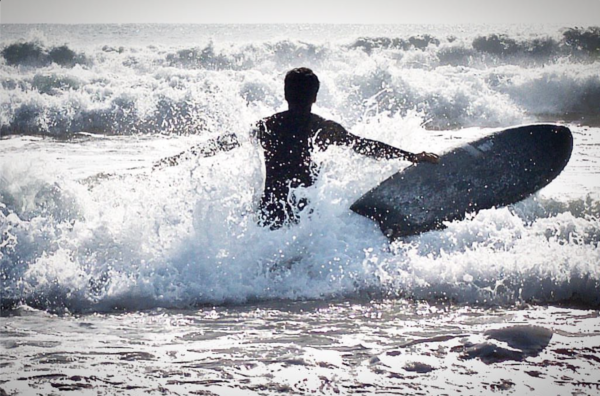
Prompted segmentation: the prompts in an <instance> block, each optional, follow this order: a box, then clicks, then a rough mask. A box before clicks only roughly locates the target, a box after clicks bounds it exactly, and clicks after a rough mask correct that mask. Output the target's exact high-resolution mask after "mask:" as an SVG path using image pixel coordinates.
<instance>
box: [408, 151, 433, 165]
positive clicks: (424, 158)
mask: <svg viewBox="0 0 600 396" xmlns="http://www.w3.org/2000/svg"><path fill="white" fill-rule="evenodd" d="M410 161H411V162H414V163H415V164H417V163H419V162H429V163H430V164H437V163H438V162H440V157H439V156H438V155H437V154H433V153H426V152H425V151H423V152H422V153H419V154H413V155H412V157H411V158H410Z"/></svg>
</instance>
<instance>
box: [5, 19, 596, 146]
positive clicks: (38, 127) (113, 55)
mask: <svg viewBox="0 0 600 396" xmlns="http://www.w3.org/2000/svg"><path fill="white" fill-rule="evenodd" d="M6 40H8V39H5V42H4V44H3V45H2V49H1V54H2V58H0V59H2V61H3V63H0V74H1V77H2V92H3V95H2V103H1V107H0V133H1V134H2V135H8V134H41V135H51V136H56V137H61V136H69V135H70V134H72V133H76V132H81V131H84V132H97V133H103V134H157V133H160V134H198V133H204V132H205V131H206V130H210V129H211V128H213V129H214V126H215V125H221V124H223V123H225V124H227V125H232V126H235V127H239V126H240V125H241V124H242V123H243V122H246V120H240V119H239V118H238V119H236V117H237V115H238V114H239V113H240V109H245V108H250V109H251V110H250V111H252V112H257V111H258V112H260V113H261V114H268V113H270V112H273V111H276V110H277V109H280V108H281V107H282V106H283V100H282V93H281V85H282V84H281V80H282V77H283V74H284V73H285V71H287V70H289V69H290V68H292V67H296V66H299V65H308V66H310V67H312V68H314V69H315V70H316V71H317V72H318V74H319V76H321V79H322V83H323V84H322V90H321V93H320V96H319V101H318V103H317V105H318V108H319V110H320V111H321V112H323V113H326V114H329V115H331V116H335V117H337V120H338V121H340V122H342V123H343V124H345V125H348V126H349V127H352V126H353V125H355V124H356V123H358V122H361V121H364V120H365V119H368V118H369V117H373V116H375V115H377V116H380V115H384V116H385V115H389V116H396V115H403V116H406V115H407V114H409V113H411V112H415V111H416V112H418V113H419V114H421V116H422V122H423V124H424V125H426V126H427V127H428V128H431V129H452V128H460V127H469V126H480V127H495V126H500V125H507V124H514V123H523V122H531V121H536V120H555V121H559V120H575V121H581V122H582V123H597V122H598V111H597V106H596V103H598V97H599V96H600V76H599V75H598V73H597V69H598V66H597V65H598V61H599V57H598V55H599V54H600V52H599V51H600V49H599V48H600V45H599V44H598V42H599V40H600V30H599V28H588V29H579V28H571V29H566V30H563V31H562V32H557V34H556V35H555V36H549V35H548V36H547V35H543V34H540V35H537V36H534V37H528V38H521V37H518V36H517V37H516V38H515V37H512V36H511V35H510V34H507V33H501V34H498V33H489V34H479V33H478V34H476V35H475V36H468V35H467V36H462V37H456V36H452V35H448V36H443V37H442V36H434V35H431V34H421V35H411V36H408V37H406V38H403V37H367V36H364V37H359V38H356V39H353V40H352V39H351V40H350V42H348V41H345V42H344V41H339V40H332V41H329V42H328V41H325V42H323V41H320V42H314V43H311V42H305V41H300V40H292V39H284V40H275V41H261V42H251V43H234V42H225V41H217V40H215V39H213V40H209V41H208V42H206V43H204V44H197V45H192V46H190V45H187V44H184V45H179V46H178V45H175V44H174V45H164V44H163V45H160V44H151V45H146V46H133V45H131V44H130V43H125V44H121V43H119V42H115V43H110V44H106V43H104V44H94V45H92V44H90V45H88V46H82V45H81V44H79V45H78V44H68V43H67V44H54V43H52V42H51V41H50V40H48V39H46V38H44V37H43V36H42V37H36V38H33V39H29V40H23V39H19V40H14V39H13V40H12V41H10V40H8V41H6Z"/></svg>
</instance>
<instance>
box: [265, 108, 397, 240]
mask: <svg viewBox="0 0 600 396" xmlns="http://www.w3.org/2000/svg"><path fill="white" fill-rule="evenodd" d="M256 135H257V138H258V141H259V142H260V145H261V146H262V148H263V150H264V158H265V169H266V178H265V189H264V191H263V195H262V198H261V202H260V209H261V212H262V218H263V219H262V220H263V222H264V223H266V224H268V225H269V226H270V227H271V228H272V229H275V228H279V227H281V226H282V225H284V224H286V223H295V222H297V212H298V211H300V210H302V209H304V207H305V206H306V204H307V202H306V201H305V200H297V199H296V198H295V197H294V196H292V195H291V194H290V189H291V188H296V187H299V186H304V187H308V186H311V185H313V183H314V181H315V178H316V176H317V168H318V167H317V165H316V164H315V163H314V161H313V160H312V155H311V154H312V151H313V149H314V147H313V145H316V146H317V147H318V148H319V149H323V150H324V149H326V148H327V147H328V146H329V145H331V144H337V145H348V146H351V147H352V148H353V149H354V151H356V152H358V153H360V154H364V155H368V156H371V157H375V158H388V159H389V158H398V157H402V156H406V155H407V153H406V152H405V151H402V150H400V149H397V148H395V147H392V146H389V145H387V144H384V143H381V142H377V141H373V140H369V139H363V138H360V137H357V136H355V135H352V134H351V133H349V132H348V131H346V130H345V129H344V127H342V126H341V125H340V124H338V123H336V122H333V121H329V120H326V119H324V118H322V117H320V116H318V115H316V114H312V113H299V112H291V111H285V112H282V113H277V114H274V115H272V116H270V117H268V118H266V119H263V120H261V121H259V123H258V125H257V134H256Z"/></svg>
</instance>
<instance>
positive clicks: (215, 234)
mask: <svg viewBox="0 0 600 396" xmlns="http://www.w3.org/2000/svg"><path fill="white" fill-rule="evenodd" d="M1 29H2V35H1V37H0V55H1V56H0V81H1V84H2V87H1V88H0V89H1V92H2V95H0V288H1V290H0V291H1V293H2V294H1V304H0V308H1V309H2V313H1V316H0V323H1V326H0V332H1V334H2V338H1V340H0V350H1V351H2V353H1V354H0V368H1V374H0V394H9V395H12V394H23V395H30V394H31V395H33V394H63V393H67V394H68V393H71V394H89V395H92V394H93V395H98V394H109V395H110V394H140V395H142V394H180V395H182V394H202V395H214V394H216V395H271V394H307V393H312V394H324V395H329V394H406V395H409V394H410V395H412V394H465V395H471V394H473V395H474V394H483V393H490V392H497V393H506V394H526V393H527V394H529V393H531V394H556V395H558V394H560V395H562V394H574V395H575V394H577V395H588V394H589V395H595V394H599V393H600V379H599V377H598V375H597V372H598V368H599V367H600V318H599V307H600V249H599V246H598V244H599V241H600V220H599V219H600V177H599V174H600V110H599V109H600V108H599V106H598V103H600V30H599V29H598V28H575V27H563V26H393V25H386V26H351V25H341V26H337V25H289V26H279V25H232V26H228V25H72V26H71V25H69V26H66V25H2V26H1ZM298 66H308V67H311V68H312V69H313V70H315V72H316V73H317V74H318V76H319V78H320V80H321V91H320V94H319V98H318V101H317V103H316V105H315V107H314V111H315V112H316V113H317V114H320V115H322V116H324V117H327V118H331V119H333V120H336V121H338V122H340V123H341V124H343V125H344V126H346V127H347V128H348V129H349V130H350V131H352V132H353V133H355V134H358V135H361V136H365V137H369V138H373V139H378V140H381V141H385V142H387V143H389V144H392V145H396V146H398V147H402V148H403V149H406V150H409V151H423V150H426V151H432V152H438V153H441V152H444V151H445V150H448V149H449V148H451V147H453V146H456V145H458V144H460V143H461V142H465V141H469V140H474V139H476V138H478V137H481V136H483V135H485V134H488V133H491V132H493V131H495V130H498V129H502V128H505V127H508V126H513V125H519V124H525V123H535V122H554V123H560V124H564V125H567V126H569V127H570V128H571V130H572V132H573V135H574V150H573V155H572V157H571V160H570V163H569V164H568V165H567V167H566V169H565V170H564V171H563V172H562V173H561V175H560V176H559V177H558V178H557V179H556V180H555V181H553V182H552V183H551V184H550V185H549V186H547V187H546V188H544V189H542V190H541V191H540V192H538V193H536V194H535V195H534V196H532V197H530V198H527V199H526V200H524V201H522V202H520V203H517V204H515V205H511V206H509V207H502V208H494V209H490V210H484V211H481V212H479V213H478V214H475V215H471V216H470V217H469V218H468V219H467V220H465V221H457V222H452V223H448V224H446V225H447V228H445V229H444V230H439V231H434V232H429V233H425V234H422V235H419V236H415V237H410V238H405V239H402V240H399V241H396V242H394V243H391V244H390V243H389V242H388V240H387V239H386V238H385V237H384V236H383V235H382V234H381V232H380V230H379V229H378V227H377V226H376V225H375V224H374V223H372V222H371V221H369V220H368V219H365V218H362V217H361V216H358V215H356V214H354V213H352V212H350V211H349V210H348V207H349V206H350V205H351V203H352V202H353V201H354V200H355V199H357V198H358V197H360V196H361V195H362V194H363V193H364V192H366V191H368V190H369V189H370V188H372V187H373V186H375V185H376V184H377V183H378V182H379V181H382V180H384V179H385V178H386V177H388V176H389V175H391V174H393V173H394V172H395V171H397V170H399V169H402V168H403V167H405V166H407V165H408V164H407V163H406V162H403V161H375V160H371V159H368V158H363V157H361V156H358V155H356V154H354V153H353V152H351V151H350V150H348V149H345V148H331V149H329V150H328V151H326V152H324V153H318V154H317V160H318V162H319V163H320V164H321V172H320V176H319V181H318V182H317V183H316V184H315V185H314V186H312V187H310V188H307V189H301V190H299V191H297V193H298V194H301V195H304V196H306V197H308V198H309V199H310V202H311V203H310V205H311V209H312V211H310V212H309V211H305V212H306V213H303V215H302V219H301V222H300V224H299V225H297V226H295V227H291V228H286V229H281V230H278V231H270V230H267V229H263V228H261V227H259V226H257V224H256V215H255V208H256V203H257V197H258V195H259V194H260V190H261V183H262V178H263V170H262V166H261V161H260V156H259V153H258V151H257V149H256V147H255V146H254V145H253V144H252V142H251V139H250V138H249V131H250V129H251V127H252V125H253V123H254V122H256V121H257V120H258V119H260V118H262V117H265V116H268V115H270V114H272V113H274V112H277V111H281V110H284V109H285V102H284V101H283V77H284V75H285V73H286V71H287V70H289V69H290V68H293V67H298ZM232 133H233V134H236V136H237V137H238V139H239V141H240V145H239V147H235V148H233V149H231V150H222V151H219V150H217V151H214V152H211V155H209V156H203V157H198V156H194V155H184V156H183V157H181V159H180V161H179V163H178V164H176V165H173V166H165V165H164V164H162V163H161V162H160V160H161V159H163V158H166V157H169V156H173V155H176V154H178V153H181V152H185V151H186V150H188V149H189V148H190V147H192V146H200V147H209V148H210V147H214V141H215V139H219V138H221V137H223V136H228V135H230V134H232ZM499 171H501V170H499Z"/></svg>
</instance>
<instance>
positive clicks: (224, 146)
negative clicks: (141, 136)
mask: <svg viewBox="0 0 600 396" xmlns="http://www.w3.org/2000/svg"><path fill="white" fill-rule="evenodd" d="M239 145H240V143H239V141H238V137H237V136H236V135H235V134H234V133H229V134H226V135H221V136H218V137H216V138H213V139H209V140H207V141H206V142H203V143H200V144H197V145H195V146H193V147H191V148H189V149H188V150H186V151H184V152H182V153H179V154H176V155H173V156H171V157H167V158H163V159H161V160H158V161H157V162H155V163H154V164H153V165H152V170H157V169H162V168H164V167H167V166H175V165H179V163H180V162H181V161H184V160H187V159H189V158H192V157H203V158H205V157H212V156H214V155H216V154H217V153H219V152H222V151H230V150H233V149H234V148H236V147H238V146H239Z"/></svg>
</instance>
